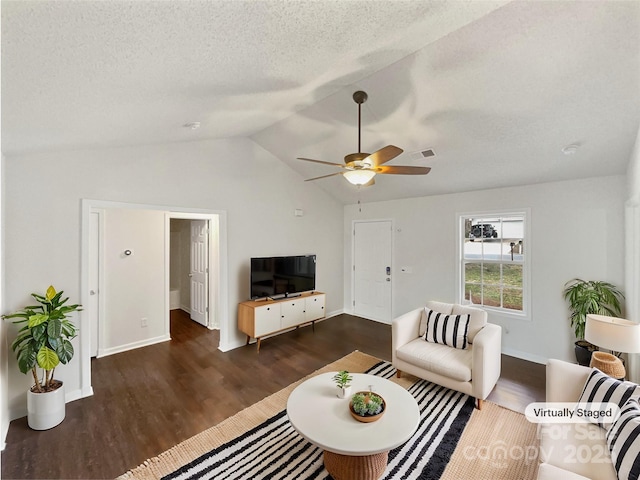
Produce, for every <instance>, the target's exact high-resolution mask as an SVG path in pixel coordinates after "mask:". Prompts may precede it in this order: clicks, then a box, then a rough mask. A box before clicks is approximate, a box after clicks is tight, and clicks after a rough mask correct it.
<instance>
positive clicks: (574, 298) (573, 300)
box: [563, 278, 624, 365]
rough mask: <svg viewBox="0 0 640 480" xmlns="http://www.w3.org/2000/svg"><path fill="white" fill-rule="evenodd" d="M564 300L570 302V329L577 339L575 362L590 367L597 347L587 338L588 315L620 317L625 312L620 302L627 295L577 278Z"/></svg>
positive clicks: (609, 286) (569, 287)
mask: <svg viewBox="0 0 640 480" xmlns="http://www.w3.org/2000/svg"><path fill="white" fill-rule="evenodd" d="M563 294H564V298H565V299H566V300H567V301H568V302H569V310H570V311H571V316H570V317H569V320H570V321H571V326H572V327H573V329H574V332H575V335H576V339H577V341H576V342H575V352H576V360H577V361H578V363H579V364H580V365H589V363H590V362H591V355H592V354H593V352H594V351H595V350H598V347H596V346H595V345H592V344H591V343H589V342H587V341H586V340H585V339H584V327H585V324H586V321H587V315H588V314H590V313H595V314H598V315H608V316H613V317H619V316H620V315H621V312H622V307H621V304H620V301H621V300H622V299H624V295H623V294H622V292H621V291H620V290H618V288H617V287H616V286H615V285H613V284H611V283H608V282H599V281H593V280H581V279H579V278H574V279H573V280H570V281H568V282H567V283H566V284H565V286H564V291H563Z"/></svg>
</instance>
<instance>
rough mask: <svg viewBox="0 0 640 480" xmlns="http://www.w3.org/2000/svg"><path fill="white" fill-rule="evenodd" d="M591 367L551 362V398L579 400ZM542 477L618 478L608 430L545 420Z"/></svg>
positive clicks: (541, 435)
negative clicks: (610, 451)
mask: <svg viewBox="0 0 640 480" xmlns="http://www.w3.org/2000/svg"><path fill="white" fill-rule="evenodd" d="M589 373H591V368H589V367H583V366H580V365H576V364H573V363H568V362H564V361H562V360H553V359H552V360H549V362H548V363H547V394H546V399H547V402H577V401H578V400H579V399H580V395H581V393H582V390H583V388H584V385H585V382H586V381H587V377H588V376H589ZM538 437H539V439H540V450H539V452H540V461H541V464H540V468H539V470H538V480H556V479H557V480H585V479H591V480H616V479H617V475H616V471H615V469H614V468H613V464H612V463H611V456H610V455H609V449H608V447H607V441H606V431H605V430H604V429H603V428H600V427H599V426H598V425H594V424H591V423H589V424H586V423H565V424H541V425H540V426H539V428H538Z"/></svg>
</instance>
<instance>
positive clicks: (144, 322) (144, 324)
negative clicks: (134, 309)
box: [140, 317, 149, 327]
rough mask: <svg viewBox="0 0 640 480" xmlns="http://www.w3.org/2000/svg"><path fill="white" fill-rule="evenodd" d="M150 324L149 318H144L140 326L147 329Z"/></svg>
mask: <svg viewBox="0 0 640 480" xmlns="http://www.w3.org/2000/svg"><path fill="white" fill-rule="evenodd" d="M148 324H149V323H148V319H147V317H142V318H141V319H140V326H141V327H146V326H148Z"/></svg>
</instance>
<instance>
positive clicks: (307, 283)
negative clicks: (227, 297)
mask: <svg viewBox="0 0 640 480" xmlns="http://www.w3.org/2000/svg"><path fill="white" fill-rule="evenodd" d="M315 288H316V256H315V255H296V256H290V257H260V258H252V259H251V298H252V299H254V298H262V297H288V296H291V295H296V294H299V293H301V292H308V291H312V290H315Z"/></svg>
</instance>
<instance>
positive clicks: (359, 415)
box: [349, 392, 387, 423]
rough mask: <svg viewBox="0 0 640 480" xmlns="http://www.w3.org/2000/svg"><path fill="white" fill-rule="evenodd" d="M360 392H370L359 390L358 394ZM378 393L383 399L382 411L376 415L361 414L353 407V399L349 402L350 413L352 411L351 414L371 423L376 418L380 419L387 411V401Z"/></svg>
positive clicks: (357, 418)
mask: <svg viewBox="0 0 640 480" xmlns="http://www.w3.org/2000/svg"><path fill="white" fill-rule="evenodd" d="M358 393H362V394H367V393H369V392H357V393H356V395H357V394H358ZM376 395H377V396H378V397H380V398H381V399H382V410H381V411H380V413H377V414H375V415H369V414H365V415H361V414H359V413H356V411H355V410H354V409H353V401H351V402H349V413H351V416H352V417H353V418H355V419H356V420H358V421H359V422H362V423H371V422H375V421H376V420H380V418H381V417H382V416H383V415H384V412H386V411H387V402H385V401H384V398H382V397H381V396H380V395H378V394H376Z"/></svg>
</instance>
